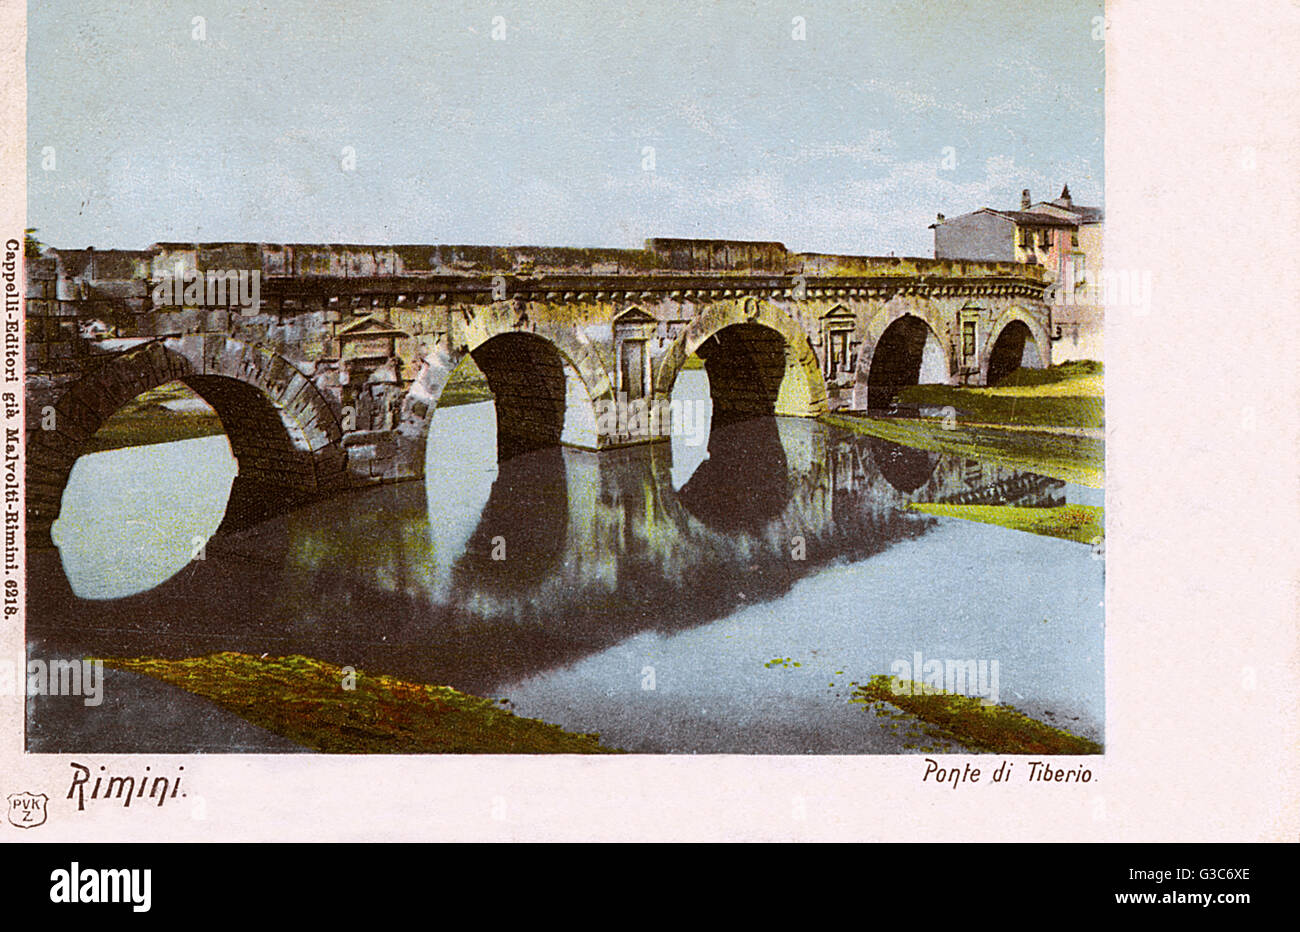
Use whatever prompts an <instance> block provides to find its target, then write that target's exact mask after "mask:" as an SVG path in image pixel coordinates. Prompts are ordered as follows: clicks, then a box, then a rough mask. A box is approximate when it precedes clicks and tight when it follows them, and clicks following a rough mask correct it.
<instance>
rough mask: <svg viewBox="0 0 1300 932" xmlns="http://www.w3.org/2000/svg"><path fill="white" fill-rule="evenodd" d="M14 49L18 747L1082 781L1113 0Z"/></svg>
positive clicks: (1128, 299)
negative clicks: (22, 99)
mask: <svg viewBox="0 0 1300 932" xmlns="http://www.w3.org/2000/svg"><path fill="white" fill-rule="evenodd" d="M27 29H28V34H27V59H26V69H27V82H28V112H27V134H28V147H27V150H28V161H27V179H26V182H27V218H28V222H27V230H26V233H25V236H24V240H23V242H22V243H21V252H22V256H21V266H22V269H23V276H22V279H21V281H22V286H23V288H25V300H26V319H25V330H24V333H25V369H24V372H23V374H22V380H23V381H22V389H23V400H24V406H25V437H26V445H25V462H24V473H25V489H24V503H25V528H26V540H25V548H24V556H25V573H26V577H25V583H26V615H25V631H24V636H25V643H26V651H27V657H26V663H27V669H26V670H25V671H24V672H25V674H26V678H27V681H28V683H27V686H28V689H27V695H26V706H25V723H24V724H25V728H24V733H25V749H26V751H27V752H29V753H47V752H53V753H61V754H74V755H75V754H81V755H87V754H95V753H106V752H113V753H126V754H146V753H147V754H158V753H207V754H224V753H242V754H247V753H281V752H283V753H294V752H324V753H339V754H349V753H363V754H395V755H404V754H406V755H409V754H421V755H426V754H479V753H489V754H507V755H509V754H545V753H560V754H619V753H640V754H656V755H701V754H743V755H923V756H927V757H929V758H930V759H931V764H932V765H933V766H932V768H931V770H932V772H933V775H932V777H931V779H932V780H933V779H944V778H945V776H946V774H945V772H944V771H945V770H946V769H947V764H945V763H944V758H943V757H942V755H947V754H958V753H960V754H964V753H971V752H975V753H995V754H1008V755H1011V754H1028V755H1033V756H1034V757H1033V760H1034V761H1035V762H1036V763H1035V767H1037V768H1040V769H1039V771H1038V772H1039V774H1040V775H1043V774H1045V775H1046V776H1044V777H1043V779H1049V780H1054V781H1064V782H1071V781H1080V782H1086V781H1087V780H1089V779H1090V778H1091V772H1090V770H1089V767H1088V765H1087V763H1086V761H1087V757H1084V758H1083V760H1084V763H1080V762H1079V755H1085V756H1086V755H1099V754H1102V753H1103V752H1104V750H1105V748H1106V730H1105V721H1106V703H1107V697H1106V691H1105V664H1106V654H1105V651H1104V640H1105V630H1106V610H1105V606H1104V582H1105V572H1106V546H1105V540H1106V534H1105V527H1106V520H1105V510H1104V504H1105V503H1104V498H1105V485H1106V481H1105V480H1106V476H1105V469H1104V462H1105V457H1104V428H1105V405H1104V393H1103V386H1104V385H1105V381H1106V373H1105V370H1104V366H1103V346H1104V340H1105V334H1104V330H1103V316H1104V315H1103V309H1110V310H1111V311H1112V312H1113V311H1114V309H1115V308H1117V307H1122V308H1136V309H1139V310H1140V309H1141V308H1143V307H1144V306H1145V305H1146V304H1148V303H1149V301H1150V293H1151V288H1152V283H1151V277H1150V274H1149V273H1147V274H1146V275H1145V276H1144V275H1142V274H1126V273H1112V272H1111V271H1109V270H1108V269H1105V268H1103V256H1104V253H1105V240H1106V202H1105V184H1104V182H1105V171H1104V169H1105V166H1104V164H1103V153H1104V127H1105V119H1104V107H1103V101H1104V91H1105V54H1104V50H1105V20H1104V16H1103V9H1102V7H1101V5H1100V4H1098V3H1094V2H1080V3H1076V2H1060V3H1052V4H1044V5H1039V6H1033V7H1024V6H1022V5H1018V4H1006V3H995V2H988V3H983V2H969V3H959V4H953V5H951V9H950V10H949V11H948V12H947V13H945V14H942V15H941V13H940V11H939V10H938V9H936V8H935V7H934V6H933V5H930V4H911V3H892V2H879V3H849V2H833V3H818V4H814V5H810V8H809V9H808V10H802V9H795V8H794V7H790V8H789V9H787V7H786V6H785V5H781V4H768V3H741V2H736V3H730V2H719V3H699V4H683V5H667V6H661V5H657V4H613V5H610V4H597V3H567V2H566V3H558V2H556V3H551V2H546V3H536V4H519V5H516V6H513V7H509V6H506V7H501V8H497V7H496V6H492V5H490V4H489V5H484V4H477V3H463V4H446V5H442V4H439V5H434V6H430V5H428V4H422V3H414V2H412V3H401V2H397V3H373V4H357V3H337V2H296V0H295V2H283V3H278V4H274V5H265V6H263V5H250V4H246V3H235V2H224V0H210V2H204V3H197V4H196V3H182V2H157V3H143V4H133V5H131V6H129V7H106V6H104V5H103V4H99V3H92V2H82V0H51V2H41V3H34V4H32V5H31V6H30V7H29V9H28V23H27ZM7 363H8V361H7ZM1057 756H1068V757H1069V760H1068V761H1065V762H1054V761H1053V758H1054V757H1057ZM80 766H81V769H80V770H77V769H76V766H74V772H73V774H72V780H73V784H74V787H75V792H74V794H73V800H74V802H79V801H80V800H81V799H82V798H84V799H86V800H91V799H95V798H98V797H99V796H102V795H103V794H112V793H117V794H118V795H120V794H121V792H122V791H123V789H124V784H123V783H122V782H121V781H119V782H118V783H117V784H116V786H115V787H111V786H110V785H108V784H105V785H102V786H101V785H98V784H97V780H98V778H99V776H101V775H99V774H98V773H97V771H96V769H95V768H92V766H90V765H86V764H82V765H80ZM173 769H174V768H173ZM134 776H135V777H136V778H137V779H140V780H141V781H142V782H143V781H144V780H145V779H148V778H146V777H144V776H143V771H142V772H141V774H134ZM1030 776H1031V779H1032V778H1033V775H1030ZM180 779H181V778H180V777H179V773H178V772H177V773H172V772H170V771H169V774H168V776H166V777H164V776H155V777H153V779H152V780H151V790H149V791H145V792H144V793H143V801H149V802H151V803H153V804H155V805H161V804H162V797H160V796H159V795H158V794H163V796H165V795H166V794H168V793H169V788H168V781H169V780H170V784H171V790H170V792H174V791H175V790H176V788H177V787H176V784H177V782H178V780H180ZM159 780H161V781H162V782H161V783H160V782H158V781H159Z"/></svg>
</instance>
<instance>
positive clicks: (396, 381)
mask: <svg viewBox="0 0 1300 932" xmlns="http://www.w3.org/2000/svg"><path fill="white" fill-rule="evenodd" d="M410 339H411V335H410V334H408V333H406V332H405V331H403V330H398V329H396V328H394V327H393V326H392V325H390V324H387V323H385V322H384V321H382V320H376V319H375V318H373V317H366V318H363V319H361V320H358V321H355V322H353V323H351V324H349V325H348V326H346V327H343V328H341V329H340V330H339V331H338V346H339V392H340V396H341V399H340V400H341V401H342V402H343V405H344V407H345V408H346V407H351V408H353V410H354V412H355V417H356V429H357V430H362V431H368V430H392V429H393V428H395V427H396V426H397V422H398V419H399V412H400V410H401V400H402V394H403V392H404V391H405V381H404V379H403V373H402V360H401V357H400V355H399V343H400V342H401V341H407V340H410Z"/></svg>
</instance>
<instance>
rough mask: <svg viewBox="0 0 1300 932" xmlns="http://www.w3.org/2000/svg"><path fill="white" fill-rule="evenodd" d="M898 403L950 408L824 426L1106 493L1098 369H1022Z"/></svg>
mask: <svg viewBox="0 0 1300 932" xmlns="http://www.w3.org/2000/svg"><path fill="white" fill-rule="evenodd" d="M899 400H900V402H902V403H905V404H912V405H922V406H925V407H928V408H934V409H946V411H945V415H946V416H941V417H924V418H903V417H889V418H875V417H866V416H865V415H861V414H855V413H852V412H837V413H835V414H827V415H824V416H823V418H822V420H824V421H825V422H826V423H828V424H831V425H833V426H835V427H842V428H845V429H847V430H852V431H856V432H858V433H863V434H869V435H871V436H873V437H880V438H881V439H884V440H890V441H893V442H894V443H900V444H903V445H904V446H909V447H915V448H917V449H921V450H931V451H933V452H935V453H948V454H951V455H953V456H963V457H967V458H969V459H976V460H982V461H984V462H990V463H997V464H999V465H1002V466H1007V467H1010V468H1012V469H1022V470H1027V471H1029V472H1036V473H1038V474H1039V475H1043V476H1051V477H1053V478H1055V479H1063V480H1065V481H1066V482H1077V483H1079V484H1080V485H1086V486H1090V487H1091V488H1095V489H1100V488H1102V487H1103V484H1104V479H1105V465H1106V453H1105V443H1104V440H1103V438H1102V428H1103V426H1104V420H1103V416H1102V411H1103V405H1104V398H1103V395H1102V367H1101V364H1100V363H1096V362H1087V361H1084V362H1070V363H1065V364H1063V365H1060V366H1053V367H1052V368H1050V369H1018V370H1016V371H1015V372H1013V373H1012V374H1011V375H1010V376H1008V377H1007V378H1006V379H1004V380H1003V381H1002V382H1001V383H1000V384H998V385H996V386H993V387H989V388H966V387H956V386H951V385H915V386H912V387H910V388H907V389H904V390H903V392H902V393H901V394H900V395H899Z"/></svg>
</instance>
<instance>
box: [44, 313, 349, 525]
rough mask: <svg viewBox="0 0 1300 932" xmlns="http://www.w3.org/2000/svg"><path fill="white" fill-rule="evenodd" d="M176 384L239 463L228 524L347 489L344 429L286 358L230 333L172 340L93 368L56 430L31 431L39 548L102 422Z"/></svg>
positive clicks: (75, 387) (62, 404)
mask: <svg viewBox="0 0 1300 932" xmlns="http://www.w3.org/2000/svg"><path fill="white" fill-rule="evenodd" d="M174 381H179V382H182V383H183V384H185V385H186V386H187V387H189V388H191V389H192V390H193V391H195V392H196V393H197V394H198V395H200V396H201V397H202V398H203V399H204V401H206V402H207V403H208V404H209V405H210V406H211V407H212V408H213V410H214V411H216V413H217V416H218V417H219V418H220V419H221V423H222V427H223V428H224V430H225V433H226V437H227V439H228V441H229V443H230V449H231V453H232V454H233V455H234V458H235V460H236V462H237V463H238V470H239V471H238V475H237V476H236V478H235V483H234V485H233V486H232V488H231V492H230V499H229V502H228V504H227V507H226V519H225V521H224V522H223V524H224V526H227V527H229V526H239V525H241V524H247V523H250V522H252V521H256V520H258V519H260V518H263V517H266V516H267V515H269V514H272V513H274V512H276V511H279V510H282V509H283V508H284V507H286V506H290V505H293V504H297V503H300V502H302V501H306V500H308V499H310V498H313V497H315V496H317V495H320V494H323V493H327V492H331V491H336V490H339V489H342V488H346V487H347V486H348V485H349V480H348V476H347V456H346V454H345V453H344V452H343V449H342V446H341V440H342V429H341V427H340V424H339V421H338V418H337V417H336V415H335V413H334V411H333V409H332V408H331V407H330V405H329V403H328V402H327V401H326V400H325V398H324V396H323V395H322V394H321V393H320V391H319V390H318V389H317V388H316V386H315V384H314V383H313V382H312V381H311V379H309V378H308V377H307V376H305V375H303V374H302V372H300V371H299V370H298V369H297V368H295V367H294V366H293V365H292V364H291V363H289V362H288V361H287V360H285V359H284V358H283V357H282V356H279V355H278V354H276V353H273V352H271V351H269V350H266V349H263V348H261V347H256V346H252V345H250V344H247V343H244V342H242V341H239V340H236V339H234V338H231V337H226V336H219V335H202V334H196V335H192V336H186V337H179V338H170V339H166V340H160V341H154V342H151V343H147V344H145V345H143V346H139V347H137V348H135V349H133V350H130V351H128V352H125V353H122V354H121V355H118V356H114V357H112V358H111V359H109V360H107V361H106V362H105V363H104V364H103V365H102V366H100V367H99V368H97V369H95V370H94V371H91V372H88V373H87V374H85V375H84V376H82V378H80V379H78V380H77V381H76V382H74V383H72V384H71V385H69V386H68V387H67V388H66V389H65V390H64V391H63V392H62V393H61V394H60V395H59V398H58V400H57V401H56V402H55V403H54V405H53V407H54V426H53V428H52V429H49V430H43V429H29V432H28V440H27V443H28V462H27V489H28V491H27V520H28V530H29V540H30V541H31V542H32V543H33V544H35V545H36V546H41V545H43V544H48V542H49V530H50V526H51V525H52V524H53V523H54V521H55V519H56V518H57V517H58V515H59V511H60V508H61V504H62V499H63V490H64V488H65V487H66V485H67V481H68V477H69V476H70V475H71V472H72V467H73V465H74V464H75V463H76V461H77V458H78V457H79V456H81V455H82V453H83V452H84V450H85V447H86V444H87V442H88V441H89V440H90V438H91V437H92V436H93V435H94V434H95V432H96V431H97V430H99V428H100V427H101V426H102V425H103V423H104V421H106V420H107V419H108V418H109V417H110V416H111V415H112V414H113V413H114V412H115V411H117V410H118V409H119V408H121V407H122V406H123V405H125V404H126V403H127V402H129V401H131V400H132V399H133V398H135V397H136V396H138V395H140V394H141V393H143V392H146V391H149V390H150V389H153V388H157V387H158V386H160V385H165V384H166V383H168V382H174ZM37 413H38V414H39V412H37Z"/></svg>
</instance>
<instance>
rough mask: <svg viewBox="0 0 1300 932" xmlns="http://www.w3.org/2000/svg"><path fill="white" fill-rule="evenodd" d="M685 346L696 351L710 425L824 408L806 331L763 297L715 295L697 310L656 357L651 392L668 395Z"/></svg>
mask: <svg viewBox="0 0 1300 932" xmlns="http://www.w3.org/2000/svg"><path fill="white" fill-rule="evenodd" d="M693 353H698V354H699V355H700V357H701V358H703V359H704V367H705V371H706V372H707V373H708V376H709V389H710V392H711V394H712V395H713V423H714V424H715V425H718V424H724V423H727V422H729V421H737V420H743V419H745V418H749V417H757V416H763V415H792V416H795V417H816V416H818V415H820V414H825V413H826V409H827V405H826V382H825V380H824V378H823V376H822V372H821V365H820V363H819V362H818V360H817V354H816V353H815V352H814V351H813V348H812V343H811V342H810V341H809V339H808V334H807V333H805V332H804V329H803V328H802V327H801V326H799V324H798V323H797V322H796V321H795V320H794V319H792V318H791V317H790V316H789V315H788V314H786V313H784V312H783V311H781V310H780V309H779V308H777V307H775V306H773V305H772V304H769V303H768V302H766V301H761V300H759V299H757V298H753V297H749V298H743V299H740V300H734V301H723V302H719V303H715V304H712V305H710V306H709V307H707V308H705V309H704V311H703V312H701V313H700V314H699V315H697V316H696V317H695V319H694V320H692V321H691V323H690V324H689V325H688V326H687V327H686V328H685V329H684V330H683V331H682V332H681V333H679V334H678V335H677V338H676V339H675V340H673V342H672V344H671V345H670V346H669V347H668V349H667V351H666V352H665V353H664V355H663V357H662V359H661V360H660V363H659V369H658V371H657V372H656V374H655V378H654V391H655V397H656V398H658V399H663V400H666V399H668V398H669V397H670V396H671V395H672V390H673V383H674V382H676V381H677V374H678V373H679V372H680V371H681V368H682V366H683V365H684V364H685V362H686V360H687V358H688V357H690V356H691V355H692V354H693ZM756 377H757V378H756Z"/></svg>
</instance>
